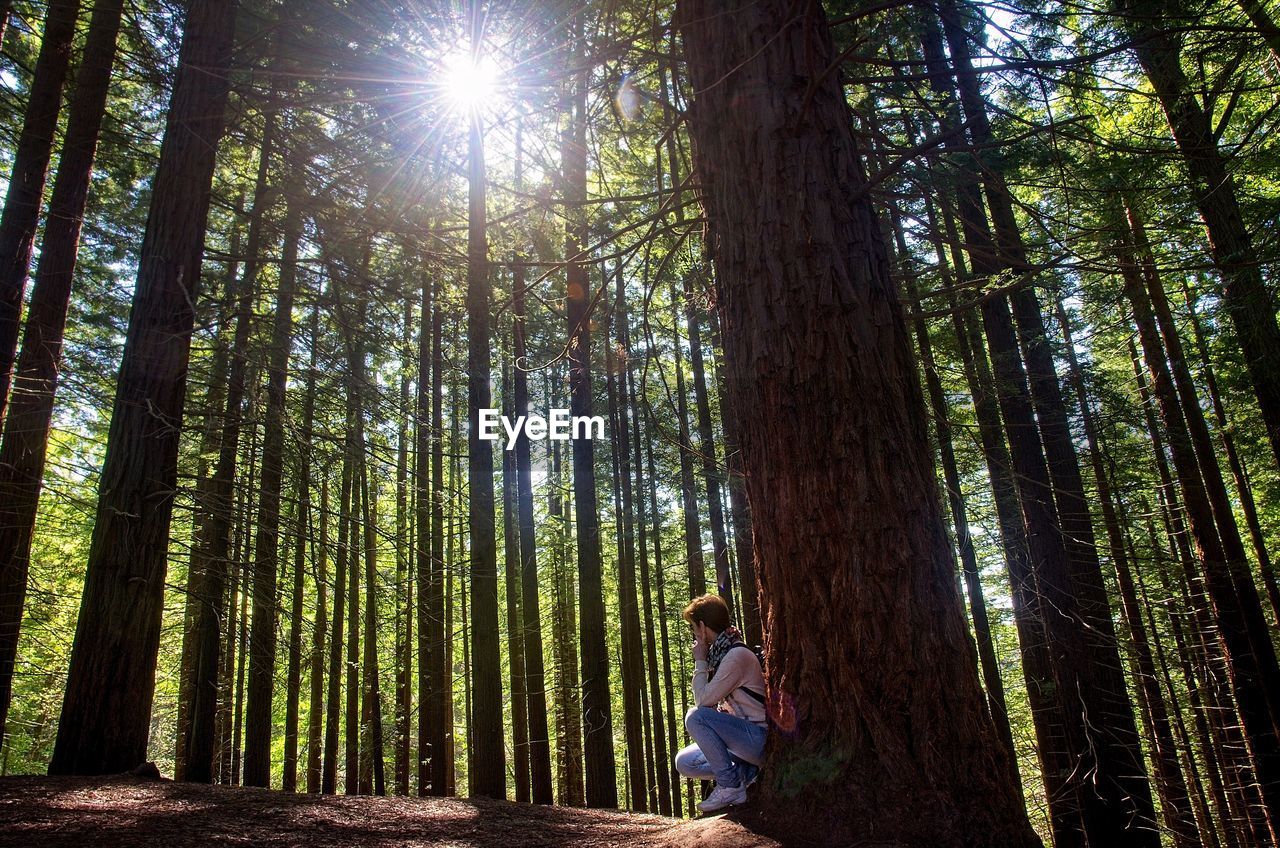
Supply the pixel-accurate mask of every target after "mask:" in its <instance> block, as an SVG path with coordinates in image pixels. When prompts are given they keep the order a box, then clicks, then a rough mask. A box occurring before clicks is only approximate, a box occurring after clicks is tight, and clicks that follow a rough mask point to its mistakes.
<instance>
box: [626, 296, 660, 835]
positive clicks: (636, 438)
mask: <svg viewBox="0 0 1280 848" xmlns="http://www.w3.org/2000/svg"><path fill="white" fill-rule="evenodd" d="M621 330H622V350H623V354H624V356H626V357H627V360H626V361H627V363H628V364H627V365H626V367H625V368H624V370H623V372H622V377H623V384H622V386H621V391H622V392H623V393H624V394H623V397H624V398H625V400H626V405H627V407H628V408H629V409H631V410H632V414H631V434H630V435H631V450H632V451H633V454H632V455H633V456H634V457H635V462H636V466H635V467H636V472H635V486H636V499H635V506H636V527H637V528H638V531H639V537H640V558H639V561H640V589H641V592H642V598H641V602H642V604H643V610H644V639H645V644H644V647H645V670H646V671H647V672H648V675H647V676H648V681H649V689H648V712H649V716H650V722H651V723H650V724H647V725H646V728H648V729H650V733H651V735H652V745H653V749H654V755H653V757H652V758H651V759H650V767H651V769H652V771H653V781H652V782H651V784H650V785H651V787H654V790H653V791H656V795H657V797H656V799H655V800H656V801H657V804H656V805H654V804H653V803H650V809H656V810H657V811H658V812H659V813H661V814H662V815H664V816H669V815H671V814H672V799H671V785H672V783H671V773H670V771H669V770H668V762H669V761H668V759H667V757H668V752H669V751H670V748H669V746H668V741H667V737H666V728H665V722H664V720H663V709H662V695H661V692H660V689H659V683H658V676H659V671H658V669H659V666H658V644H657V637H656V635H655V633H654V629H655V628H654V622H653V591H652V589H651V587H652V585H653V582H652V577H651V573H650V568H649V516H648V510H647V509H646V507H645V497H644V496H645V491H646V488H647V489H648V491H649V493H650V494H653V490H654V489H655V488H656V484H655V482H654V478H653V477H652V476H651V477H650V478H649V485H648V486H647V487H646V485H645V478H644V474H643V472H642V471H641V463H642V461H643V460H642V459H641V457H642V456H643V454H642V453H641V448H640V445H641V440H640V413H639V409H638V407H639V405H640V404H639V402H638V401H637V398H636V392H635V386H634V371H633V369H632V367H631V365H630V362H631V357H630V341H629V339H628V331H627V325H626V323H625V321H624V322H623V323H622V325H621ZM653 541H654V552H655V556H656V562H657V567H658V569H659V573H661V567H662V548H661V542H660V541H659V540H658V538H657V537H656V536H655V537H654V540H653ZM662 626H663V629H664V633H663V636H664V640H665V636H666V633H665V628H666V622H665V621H663V622H662ZM665 647H666V645H665V641H664V648H665ZM667 715H670V713H667Z"/></svg>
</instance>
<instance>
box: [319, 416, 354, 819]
mask: <svg viewBox="0 0 1280 848" xmlns="http://www.w3.org/2000/svg"><path fill="white" fill-rule="evenodd" d="M349 425H350V416H348V426H349ZM351 469H352V458H351V454H350V452H348V451H344V452H343V456H342V483H341V485H340V493H339V495H338V546H337V549H336V550H335V551H334V578H333V633H332V634H331V635H330V637H329V689H328V695H327V696H326V698H325V704H326V706H327V707H328V709H327V710H326V713H325V725H324V774H323V775H322V776H321V781H320V791H321V792H323V793H324V794H325V795H332V794H334V793H335V792H337V791H338V721H339V715H338V713H339V711H340V709H341V704H342V647H343V645H342V627H343V624H344V623H345V621H344V619H343V615H344V614H345V613H346V604H347V546H348V545H349V542H350V540H349V533H350V528H351V523H350V522H351V477H352V471H351Z"/></svg>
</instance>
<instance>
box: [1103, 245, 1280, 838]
mask: <svg viewBox="0 0 1280 848" xmlns="http://www.w3.org/2000/svg"><path fill="white" fill-rule="evenodd" d="M1126 250H1127V248H1123V249H1122V253H1121V255H1120V256H1119V257H1118V258H1119V262H1120V270H1121V274H1122V277H1123V279H1124V288H1125V295H1126V296H1127V297H1128V298H1129V302H1130V303H1131V304H1132V306H1133V312H1134V320H1135V322H1136V324H1137V326H1138V334H1139V339H1140V341H1141V343H1142V352H1143V358H1144V359H1145V360H1146V363H1147V369H1148V371H1149V372H1150V374H1151V382H1152V387H1153V390H1154V393H1155V397H1156V400H1157V402H1158V403H1159V406H1160V414H1161V418H1162V420H1163V421H1164V425H1165V432H1166V434H1167V436H1168V438H1169V447H1170V449H1171V453H1172V456H1173V463H1174V467H1175V469H1177V475H1178V485H1179V488H1180V489H1181V492H1182V500H1183V503H1184V504H1185V506H1186V509H1187V519H1188V522H1189V524H1190V529H1191V536H1192V538H1193V540H1194V541H1195V546H1196V556H1197V559H1199V561H1200V563H1201V565H1202V567H1203V576H1204V580H1205V585H1206V588H1207V589H1208V592H1209V595H1210V596H1211V598H1212V600H1213V612H1214V616H1215V619H1216V624H1217V628H1218V631H1219V634H1220V636H1221V639H1222V644H1223V647H1224V648H1225V649H1226V653H1227V660H1228V662H1227V671H1228V673H1229V675H1230V677H1231V683H1232V688H1233V690H1234V692H1235V696H1236V703H1237V706H1238V707H1239V710H1240V717H1241V720H1242V722H1243V726H1244V732H1245V735H1246V737H1247V738H1248V742H1249V749H1250V751H1251V752H1252V754H1253V760H1254V767H1255V768H1256V769H1257V775H1258V781H1259V783H1260V784H1261V788H1262V792H1263V799H1264V803H1265V804H1266V808H1267V812H1268V816H1269V818H1270V819H1271V820H1272V821H1275V818H1276V816H1277V814H1280V743H1278V740H1277V737H1276V725H1275V717H1276V711H1275V708H1274V705H1275V704H1277V703H1280V693H1278V692H1277V691H1276V688H1277V686H1280V668H1277V666H1276V656H1275V649H1274V647H1273V646H1272V643H1271V637H1270V635H1269V633H1268V630H1267V626H1266V621H1265V619H1264V616H1263V613H1262V604H1261V601H1260V599H1259V598H1258V595H1257V589H1256V587H1254V585H1253V580H1252V576H1251V575H1250V574H1249V573H1248V568H1247V565H1246V563H1245V553H1244V546H1243V544H1242V543H1241V541H1240V537H1239V534H1238V533H1236V534H1235V535H1234V537H1233V536H1232V534H1231V533H1230V532H1229V529H1228V528H1224V527H1221V526H1218V525H1216V524H1215V521H1214V518H1215V511H1214V509H1213V506H1212V497H1213V495H1212V493H1211V492H1210V491H1208V490H1209V489H1210V488H1211V486H1210V484H1209V482H1208V481H1206V480H1205V479H1204V478H1203V477H1202V476H1201V474H1202V472H1203V473H1209V474H1211V473H1212V471H1213V470H1214V469H1216V468H1217V466H1216V464H1215V465H1214V466H1213V467H1212V468H1210V469H1205V468H1203V467H1199V466H1198V465H1197V461H1196V459H1197V458H1196V454H1195V448H1194V445H1193V440H1192V437H1191V435H1190V434H1189V432H1188V429H1187V425H1186V423H1185V418H1184V415H1186V414H1190V415H1194V414H1195V411H1190V410H1187V409H1186V408H1185V407H1184V406H1183V405H1181V404H1180V403H1179V399H1178V397H1177V390H1176V388H1175V386H1174V382H1173V379H1172V377H1171V376H1170V373H1169V368H1168V365H1167V364H1166V362H1165V358H1164V357H1165V351H1164V348H1163V346H1162V344H1161V340H1160V336H1159V335H1158V332H1157V330H1156V321H1155V318H1154V317H1153V315H1152V310H1151V303H1150V300H1149V299H1148V293H1147V291H1146V287H1145V286H1144V285H1143V280H1142V277H1141V275H1140V272H1139V268H1138V267H1137V264H1136V262H1135V260H1134V257H1133V256H1132V255H1131V254H1128V253H1127V252H1123V251H1126ZM1198 409H1199V407H1198V406H1197V410H1196V411H1198ZM1216 482H1217V483H1221V478H1220V477H1219V479H1218V481H1216Z"/></svg>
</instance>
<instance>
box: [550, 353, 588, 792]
mask: <svg viewBox="0 0 1280 848" xmlns="http://www.w3.org/2000/svg"><path fill="white" fill-rule="evenodd" d="M550 382H551V379H550V378H548V383H550ZM558 397H559V396H558V394H553V393H551V392H550V391H548V399H547V406H548V408H554V407H555V404H556V403H558V402H559V400H558ZM547 451H548V453H549V454H550V456H549V458H548V464H549V466H550V468H551V488H550V492H549V498H548V503H547V520H548V521H550V522H551V527H552V534H553V542H552V561H551V574H552V582H553V586H554V589H555V591H554V593H553V596H554V610H555V612H554V614H553V615H552V617H551V643H552V645H553V646H554V648H555V653H554V657H555V664H556V748H557V754H558V756H557V767H558V768H557V776H558V782H559V798H560V803H561V804H564V805H566V806H570V807H580V806H582V805H583V804H585V803H586V790H585V788H584V786H583V756H582V752H583V743H582V711H581V702H580V701H579V694H578V691H579V690H578V654H577V651H576V649H575V646H574V643H573V633H574V632H575V630H576V629H577V628H576V622H575V620H574V606H573V598H574V591H573V575H572V572H571V571H570V569H569V565H568V562H567V561H566V560H567V557H566V555H565V546H566V544H567V542H568V535H569V531H568V528H569V521H570V516H569V515H568V514H567V511H566V501H565V498H564V497H563V495H562V493H561V491H562V490H561V485H562V483H563V481H564V472H563V469H562V467H561V459H560V443H559V442H554V443H553V442H550V441H548V442H547Z"/></svg>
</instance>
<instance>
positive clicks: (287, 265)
mask: <svg viewBox="0 0 1280 848" xmlns="http://www.w3.org/2000/svg"><path fill="white" fill-rule="evenodd" d="M297 202H298V201H297V199H296V198H290V200H289V211H288V212H287V213H286V216H285V226H284V255H283V257H282V259H281V265H280V293H279V294H278V295H277V297H276V320H275V327H274V328H273V331H272V348H273V349H272V352H271V356H272V358H273V360H274V362H273V364H272V370H271V372H270V376H269V380H271V381H274V380H276V379H279V380H280V385H279V390H278V391H279V394H278V397H277V396H273V395H272V394H271V392H272V391H274V390H275V386H274V385H273V384H270V383H269V385H268V408H267V430H268V432H270V430H271V428H272V427H279V428H280V434H279V438H280V445H279V450H280V451H281V452H283V449H284V401H285V396H284V390H285V382H286V377H287V374H288V364H289V348H290V347H291V346H292V344H293V316H292V314H291V313H292V312H293V298H294V292H295V291H296V289H297V277H298V242H300V241H301V240H302V221H301V216H300V214H299V212H298V210H297V209H296V206H297ZM277 367H279V368H280V369H281V370H280V371H279V372H277V371H276V370H275V369H276V368H277ZM313 368H314V366H313ZM307 373H308V378H307V379H308V393H307V396H306V397H305V398H304V399H303V407H304V408H303V420H302V431H303V433H307V432H310V430H311V428H312V419H313V417H314V415H315V395H314V391H315V378H314V376H313V370H312V369H308V372H307ZM275 402H278V403H279V409H278V410H275V411H273V410H272V408H271V404H272V403H275ZM281 460H282V461H281V463H280V468H281V469H283V466H284V463H283V457H281ZM298 465H299V467H298V479H297V480H296V481H295V486H296V491H297V499H296V500H295V502H294V504H295V505H294V521H293V525H294V526H293V537H294V556H293V591H292V593H291V595H292V596H291V598H290V607H291V608H290V611H289V656H288V660H287V662H288V665H287V670H286V675H285V709H284V773H283V777H282V783H281V785H282V787H283V788H284V790H285V791H286V792H293V791H296V790H297V788H298V727H299V722H298V700H299V698H300V697H301V689H302V602H303V595H304V594H305V591H306V584H305V583H304V581H303V574H304V572H305V567H306V561H307V558H306V553H307V536H308V534H309V532H310V526H311V515H310V513H311V456H310V448H309V446H308V445H306V444H302V445H299V463H298ZM258 561H259V563H261V562H262V560H261V558H259V560H258ZM273 676H274V675H273ZM274 682H275V681H274V680H273V681H272V685H273V686H274ZM268 762H270V759H269V758H268Z"/></svg>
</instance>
